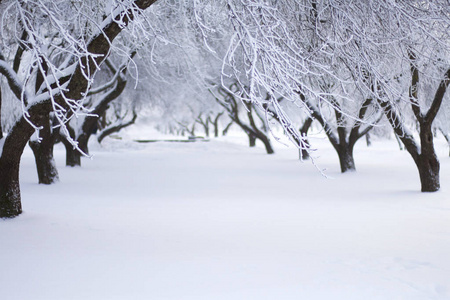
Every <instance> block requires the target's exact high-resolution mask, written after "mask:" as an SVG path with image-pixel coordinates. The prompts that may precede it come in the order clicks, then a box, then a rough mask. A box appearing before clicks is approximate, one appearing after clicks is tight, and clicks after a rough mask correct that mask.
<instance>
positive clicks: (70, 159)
mask: <svg viewBox="0 0 450 300" xmlns="http://www.w3.org/2000/svg"><path fill="white" fill-rule="evenodd" d="M63 144H64V147H65V148H66V166H68V167H80V166H81V153H80V152H79V151H78V150H77V149H74V148H73V145H72V144H71V143H69V142H68V141H63Z"/></svg>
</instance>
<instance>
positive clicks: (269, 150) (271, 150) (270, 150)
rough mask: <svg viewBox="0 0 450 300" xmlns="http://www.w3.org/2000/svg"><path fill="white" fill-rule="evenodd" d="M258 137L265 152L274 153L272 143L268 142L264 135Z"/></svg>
mask: <svg viewBox="0 0 450 300" xmlns="http://www.w3.org/2000/svg"><path fill="white" fill-rule="evenodd" d="M258 138H259V139H260V140H261V141H262V142H263V144H264V147H265V148H266V152H267V154H273V153H275V151H273V148H272V144H271V143H270V140H269V138H268V137H267V136H266V135H262V136H260V137H258Z"/></svg>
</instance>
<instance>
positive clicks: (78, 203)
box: [0, 138, 450, 300]
mask: <svg viewBox="0 0 450 300" xmlns="http://www.w3.org/2000/svg"><path fill="white" fill-rule="evenodd" d="M245 142H246V141H245V139H244V140H238V139H234V138H228V139H219V140H212V141H210V142H197V143H151V144H137V143H134V142H132V141H129V140H122V141H116V140H112V139H108V140H107V141H105V144H106V145H105V146H103V147H100V146H95V145H94V146H93V147H92V149H93V150H92V153H93V154H94V155H95V157H94V159H93V160H89V159H83V161H82V163H83V167H82V168H75V169H73V168H66V167H64V151H63V148H61V147H60V146H57V147H56V150H55V151H56V153H55V154H56V159H57V164H58V166H59V171H60V178H61V182H60V183H58V184H56V185H52V186H43V185H38V184H37V175H36V171H35V169H34V163H33V157H32V155H31V152H30V150H28V149H27V150H26V153H25V154H24V157H23V161H22V167H21V186H22V197H23V207H24V213H23V214H22V215H21V216H20V217H18V218H16V219H12V220H1V221H0V237H1V246H0V270H1V271H0V299H2V300H39V299H42V300H68V299H74V300H78V299H79V300H89V299H92V300H102V299H105V300H113V299H130V300H140V299H142V300H144V299H145V300H148V299H150V300H159V299H161V300H169V299H170V300H172V299H173V300H266V299H267V300H290V299H293V300H316V299H325V300H328V299H333V300H334V299H344V300H352V299H355V300H361V299H363V300H369V299H380V300H394V299H405V300H425V299H450V158H448V156H447V155H448V149H447V146H446V145H445V143H442V142H439V143H438V147H439V153H440V156H441V163H442V166H441V170H442V178H441V179H442V185H443V187H442V189H441V191H440V192H438V193H432V194H423V193H420V192H419V190H420V184H419V179H418V174H417V171H416V169H415V166H414V164H413V161H412V159H411V158H410V156H409V155H408V153H407V152H405V151H402V152H401V151H399V150H398V146H397V143H396V141H395V140H391V141H380V140H376V141H374V143H373V146H372V147H370V148H367V147H366V146H365V145H364V143H363V142H361V143H359V144H358V145H357V149H356V151H355V158H356V164H357V169H358V172H356V173H351V174H344V175H342V174H340V173H339V164H338V160H337V155H336V154H335V153H334V151H333V150H332V149H331V146H329V144H328V143H327V142H326V141H321V140H316V141H313V143H315V144H316V145H323V146H320V150H318V151H317V153H316V155H317V156H319V157H318V158H317V160H316V162H317V164H318V165H319V167H320V168H325V169H326V171H325V172H326V174H327V176H328V177H329V178H325V177H324V176H322V175H321V174H320V172H318V171H317V169H316V168H315V167H314V166H313V165H311V164H310V163H308V162H304V163H301V162H299V161H298V160H297V154H296V150H295V149H293V148H292V147H291V148H285V147H283V146H281V145H278V146H277V149H276V150H277V153H276V154H275V155H273V156H268V155H266V154H264V150H263V149H262V148H257V149H250V148H248V147H247V146H246V145H245Z"/></svg>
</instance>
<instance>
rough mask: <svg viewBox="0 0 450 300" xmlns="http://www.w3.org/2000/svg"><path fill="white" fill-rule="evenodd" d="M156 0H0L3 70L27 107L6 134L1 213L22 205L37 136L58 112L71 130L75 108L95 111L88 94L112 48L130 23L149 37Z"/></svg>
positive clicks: (6, 214)
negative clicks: (24, 160)
mask: <svg viewBox="0 0 450 300" xmlns="http://www.w3.org/2000/svg"><path fill="white" fill-rule="evenodd" d="M154 2H156V1H155V0H135V1H131V0H127V1H114V0H112V1H106V2H105V1H2V2H1V3H0V11H1V12H2V28H3V30H2V41H3V43H2V45H1V49H0V73H1V74H2V75H3V76H4V77H5V78H6V80H7V81H8V84H9V88H10V91H11V92H12V93H13V94H14V95H15V97H16V98H17V99H18V101H20V102H21V105H22V109H23V114H22V115H21V116H20V118H18V119H17V120H16V122H15V124H14V125H13V126H12V127H11V128H10V130H9V131H8V132H7V134H6V136H4V137H3V138H2V140H1V146H2V147H1V149H2V151H1V156H0V217H14V216H17V215H18V214H20V213H21V212H22V207H21V199H20V188H19V163H20V157H21V155H22V152H23V149H24V147H25V146H26V144H27V142H28V140H29V139H30V137H31V136H32V135H33V133H35V132H37V133H39V130H40V129H41V128H43V127H44V126H46V123H47V120H48V119H49V114H50V113H52V117H53V118H54V119H55V120H56V124H55V125H54V126H58V127H59V130H61V131H62V132H64V131H66V134H67V128H66V126H65V124H66V123H67V122H68V121H69V120H70V119H71V118H72V117H73V116H74V115H79V114H81V113H88V112H87V111H86V110H85V109H84V107H83V103H84V98H85V96H86V94H87V92H88V91H89V89H90V87H91V86H92V79H93V77H94V75H95V73H96V72H97V70H98V69H99V67H100V66H101V64H102V63H103V61H104V60H105V58H106V57H107V56H108V54H109V53H110V51H112V50H115V51H118V50H117V48H116V46H115V45H114V43H113V41H114V39H115V38H116V37H117V36H118V35H119V34H120V33H121V32H122V31H124V30H125V29H126V28H127V26H128V30H129V31H131V32H132V33H133V34H135V35H141V38H145V35H146V30H145V18H143V11H144V10H145V9H147V8H148V7H150V6H151V5H152V4H154ZM130 26H131V27H130ZM16 58H17V59H16ZM17 64H19V66H18V67H17ZM75 145H76V143H74V146H75Z"/></svg>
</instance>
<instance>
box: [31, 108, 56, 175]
mask: <svg viewBox="0 0 450 300" xmlns="http://www.w3.org/2000/svg"><path fill="white" fill-rule="evenodd" d="M43 122H44V123H45V124H44V126H43V128H42V129H41V130H40V131H39V137H40V138H41V141H40V142H38V141H30V142H29V143H28V144H29V145H30V148H31V150H33V154H34V159H35V161H36V169H37V173H38V179H39V183H41V184H52V183H55V182H57V181H58V180H59V176H58V170H57V169H56V164H55V159H54V158H53V145H54V144H55V140H54V137H53V135H52V129H51V125H50V118H49V115H46V116H44V117H43Z"/></svg>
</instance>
